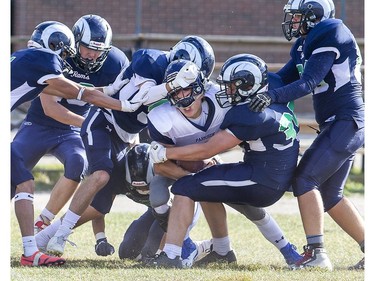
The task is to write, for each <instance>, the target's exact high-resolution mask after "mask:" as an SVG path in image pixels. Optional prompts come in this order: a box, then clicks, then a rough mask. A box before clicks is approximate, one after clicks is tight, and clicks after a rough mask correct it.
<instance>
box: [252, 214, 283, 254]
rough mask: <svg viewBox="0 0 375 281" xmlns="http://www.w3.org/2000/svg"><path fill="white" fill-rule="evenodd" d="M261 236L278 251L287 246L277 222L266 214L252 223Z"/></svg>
mask: <svg viewBox="0 0 375 281" xmlns="http://www.w3.org/2000/svg"><path fill="white" fill-rule="evenodd" d="M253 223H255V225H256V226H257V227H258V229H259V231H260V232H261V233H262V234H263V236H264V237H265V238H266V239H267V240H268V241H270V242H271V243H272V244H273V245H274V246H275V247H276V248H278V249H279V250H280V249H281V248H283V247H284V246H286V244H288V242H289V241H288V240H287V239H286V238H285V236H284V234H283V232H282V230H281V228H280V227H279V225H278V224H277V222H276V221H275V220H274V219H273V217H271V216H270V215H269V214H268V213H267V214H266V216H265V217H264V218H263V219H261V220H258V221H253Z"/></svg>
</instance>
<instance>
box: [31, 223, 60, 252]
mask: <svg viewBox="0 0 375 281" xmlns="http://www.w3.org/2000/svg"><path fill="white" fill-rule="evenodd" d="M60 225H61V220H56V221H54V222H53V223H52V224H50V225H49V226H48V227H46V228H45V229H43V230H42V231H40V232H38V234H36V235H35V241H36V245H37V246H38V248H39V249H43V248H44V249H45V248H46V247H47V244H48V241H49V240H50V239H51V238H52V237H53V236H54V235H55V233H56V231H57V230H58V229H59V227H60Z"/></svg>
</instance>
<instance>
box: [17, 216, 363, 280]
mask: <svg viewBox="0 0 375 281" xmlns="http://www.w3.org/2000/svg"><path fill="white" fill-rule="evenodd" d="M139 215H140V213H119V212H117V213H111V214H109V215H108V216H107V220H106V221H107V229H106V233H107V236H108V239H109V241H110V242H111V243H112V244H113V245H114V246H115V248H116V251H117V248H118V245H119V244H120V242H121V240H122V236H123V234H124V231H125V230H126V228H127V227H128V225H129V224H130V223H131V221H132V220H134V219H136V218H137V217H138V216H139ZM273 216H274V218H275V219H276V220H277V222H278V223H279V225H280V226H281V228H282V229H283V230H284V232H285V235H286V236H287V238H288V239H289V240H290V241H291V242H292V243H294V244H295V245H297V246H298V249H299V250H300V251H301V249H302V245H303V244H304V243H305V238H304V234H303V228H302V224H301V220H300V217H299V215H273ZM228 224H229V230H230V237H231V241H232V246H233V248H234V250H235V251H236V254H237V259H238V263H237V265H235V266H221V265H215V266H211V267H209V268H207V269H183V270H168V269H146V268H142V267H141V266H140V265H139V264H138V263H136V262H133V261H130V260H120V259H119V258H118V256H117V252H115V254H114V255H113V256H111V257H99V256H97V255H96V254H95V252H94V244H95V239H94V235H93V234H92V230H91V224H90V223H88V224H86V225H83V226H81V227H80V228H77V229H76V230H75V231H74V233H73V234H72V235H70V237H69V239H70V240H72V241H74V242H75V243H76V244H77V245H78V247H77V248H75V247H72V246H70V245H69V244H68V243H67V245H66V248H65V253H64V257H65V258H66V259H67V263H66V264H65V265H64V266H62V267H60V268H24V267H20V265H19V259H20V256H21V254H22V245H21V238H20V233H19V228H18V224H17V221H16V218H15V215H14V211H13V210H12V212H11V260H10V263H11V270H10V274H11V280H38V281H43V280H69V281H75V280H90V281H97V280H106V281H107V280H132V281H145V280H168V281H170V280H173V281H175V280H176V281H177V280H184V281H188V280H216V281H224V280H265V281H269V280H280V281H281V280H304V281H308V280H313V281H319V280H325V281H326V280H329V281H333V280H340V281H342V280H351V281H353V280H364V278H365V274H364V272H363V271H359V272H356V271H349V270H347V269H346V268H347V267H348V266H350V265H352V264H355V263H356V262H357V261H358V260H359V259H361V258H362V253H361V251H360V250H359V247H358V245H357V244H356V243H355V242H354V241H353V240H352V239H351V238H350V237H349V236H348V235H347V234H345V233H344V232H343V231H342V230H341V229H340V228H339V227H338V226H337V225H336V224H335V223H334V222H333V221H332V220H331V219H330V218H329V217H328V216H327V217H326V224H325V225H326V228H325V234H326V236H325V240H326V248H327V251H328V253H329V256H330V258H331V261H332V263H333V264H334V267H335V269H334V271H333V272H324V271H319V270H301V271H290V270H288V269H286V266H285V263H284V260H283V258H282V255H281V254H280V253H279V251H278V250H277V249H276V248H275V247H274V246H272V245H271V244H270V243H269V242H268V241H266V240H265V239H264V238H263V236H261V234H260V232H259V231H258V229H257V228H256V227H255V225H253V224H252V223H251V222H249V221H247V220H246V219H245V218H244V217H243V216H241V215H239V214H235V213H229V214H228ZM191 237H192V238H193V239H196V240H203V239H207V238H209V237H210V234H209V230H208V227H207V224H206V222H205V220H204V218H203V217H202V218H201V219H200V220H199V222H198V225H197V226H196V227H195V228H194V229H193V231H192V233H191Z"/></svg>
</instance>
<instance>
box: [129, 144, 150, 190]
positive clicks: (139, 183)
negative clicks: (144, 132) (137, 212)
mask: <svg viewBox="0 0 375 281" xmlns="http://www.w3.org/2000/svg"><path fill="white" fill-rule="evenodd" d="M150 149H151V146H150V144H148V143H139V144H136V145H134V146H133V147H131V148H130V149H129V150H128V151H127V153H126V156H125V179H126V182H127V184H128V186H129V188H130V189H131V190H133V191H136V192H138V193H139V194H141V195H147V194H149V192H150V188H149V184H150V182H151V179H152V178H153V177H154V170H153V164H152V161H151V159H150V154H149V153H150Z"/></svg>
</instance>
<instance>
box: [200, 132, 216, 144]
mask: <svg viewBox="0 0 375 281" xmlns="http://www.w3.org/2000/svg"><path fill="white" fill-rule="evenodd" d="M214 134H215V133H211V134H209V135H207V136H203V137H200V138H197V139H196V140H195V142H202V141H205V140H206V139H209V138H210V137H212V136H213V135H214Z"/></svg>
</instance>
